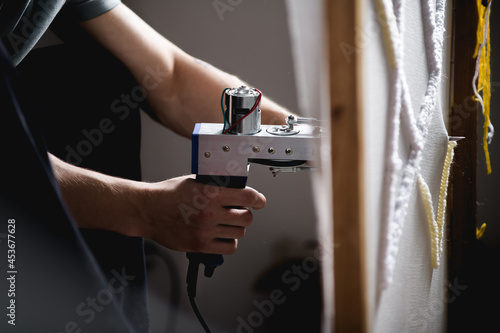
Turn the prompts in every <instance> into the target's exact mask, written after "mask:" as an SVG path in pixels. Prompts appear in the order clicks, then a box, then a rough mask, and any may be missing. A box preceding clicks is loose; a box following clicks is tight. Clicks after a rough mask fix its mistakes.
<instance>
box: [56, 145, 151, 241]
mask: <svg viewBox="0 0 500 333" xmlns="http://www.w3.org/2000/svg"><path fill="white" fill-rule="evenodd" d="M49 158H50V161H51V164H52V167H53V169H54V174H55V176H56V179H57V181H58V184H59V188H60V190H61V194H62V196H63V198H64V200H65V202H66V205H67V207H68V209H69V210H70V212H71V214H72V215H73V216H74V218H75V220H76V223H77V225H78V226H79V227H81V228H90V229H105V230H110V231H115V232H118V233H121V234H124V235H127V236H143V235H144V234H145V229H144V230H143V229H142V228H141V226H144V224H143V222H144V221H145V218H144V215H143V211H142V210H141V208H142V207H141V199H140V198H141V196H142V195H144V194H145V193H146V190H145V186H144V184H143V183H140V182H134V181H130V180H125V179H121V178H117V177H111V176H107V175H104V174H101V173H98V172H95V171H92V170H87V169H83V168H80V167H75V166H73V165H71V164H68V163H65V162H63V161H61V160H60V159H58V158H57V157H55V156H53V155H51V154H49Z"/></svg>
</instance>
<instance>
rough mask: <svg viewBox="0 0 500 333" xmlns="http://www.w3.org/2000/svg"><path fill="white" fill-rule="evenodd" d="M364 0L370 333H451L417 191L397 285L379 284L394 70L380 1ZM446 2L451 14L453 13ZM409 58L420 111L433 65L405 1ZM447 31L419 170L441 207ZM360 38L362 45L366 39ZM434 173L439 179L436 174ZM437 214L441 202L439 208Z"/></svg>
mask: <svg viewBox="0 0 500 333" xmlns="http://www.w3.org/2000/svg"><path fill="white" fill-rule="evenodd" d="M362 2H363V5H364V7H363V19H362V22H363V25H362V26H361V27H359V34H360V35H359V37H360V39H359V40H360V44H359V47H360V49H361V54H362V70H363V83H362V85H363V88H362V89H363V104H364V113H363V117H364V121H363V123H364V125H363V130H364V144H365V163H364V167H365V188H366V191H365V197H364V198H365V202H366V207H365V208H366V216H367V220H366V241H367V244H366V255H367V265H368V276H367V282H368V291H369V295H368V299H369V313H370V321H369V322H370V331H371V332H384V333H385V332H444V331H445V330H446V305H447V301H448V299H447V296H446V289H447V275H446V266H447V261H446V242H445V249H444V251H443V255H442V258H441V260H442V261H441V265H440V267H439V268H438V269H437V270H433V268H432V263H431V250H430V249H431V248H430V236H429V231H428V227H427V220H426V217H425V210H424V207H423V205H422V200H421V197H420V195H419V193H418V191H417V187H415V188H414V190H413V192H412V195H411V198H410V206H409V209H408V214H407V218H406V220H405V226H404V229H403V234H402V237H401V241H400V248H399V253H398V256H397V263H396V268H395V272H394V281H393V283H392V284H391V285H390V286H389V287H388V288H387V289H385V290H381V289H380V280H379V277H380V276H379V272H380V266H379V264H380V261H379V259H380V257H379V256H380V255H381V253H380V242H381V239H382V237H383V235H382V234H381V231H382V230H383V229H382V223H383V222H382V219H381V218H382V207H383V205H384V204H385V198H384V197H383V196H382V195H381V194H382V193H383V188H384V186H386V182H385V178H384V157H385V153H386V149H387V147H386V132H387V124H388V122H389V120H388V119H387V110H388V107H389V104H388V103H389V98H390V93H389V92H390V88H389V85H390V81H389V80H390V79H389V76H388V73H390V69H389V68H388V64H387V60H386V59H387V55H386V52H385V48H384V41H383V35H382V34H383V33H382V29H381V28H380V25H379V24H378V23H377V22H378V16H377V10H376V9H375V8H374V3H375V1H369V0H365V1H362ZM450 8H451V7H450V6H448V10H447V14H448V15H447V16H448V18H449V14H450V13H451V10H450ZM404 22H405V23H404V27H405V33H404V47H405V54H404V62H405V67H404V68H405V71H406V77H407V79H408V85H409V90H410V94H411V97H412V106H413V110H414V112H415V113H418V112H419V110H420V106H421V105H422V103H423V96H424V95H425V89H426V86H427V79H428V69H427V59H426V56H425V54H426V52H425V45H424V40H423V36H424V33H423V22H422V14H421V8H420V1H406V2H405V18H404ZM449 27H450V26H449V25H448V29H447V32H446V36H447V37H446V38H445V45H446V51H445V54H444V64H443V71H444V72H443V80H442V85H441V91H440V101H439V103H440V104H441V110H442V114H440V113H439V111H438V112H436V113H435V114H434V116H433V120H432V122H431V129H430V132H429V134H428V140H427V143H426V146H425V151H424V157H423V160H422V164H421V166H422V173H423V175H424V177H425V178H426V180H427V183H428V185H429V187H430V189H431V192H432V194H433V195H434V204H435V205H437V188H436V186H439V181H440V175H441V169H442V163H443V159H444V155H442V153H443V147H442V144H441V145H440V143H442V141H440V139H442V138H443V136H445V135H446V130H445V128H444V122H443V118H444V119H446V117H447V114H448V110H449V108H448V82H447V81H448V78H449V47H450V38H449V36H450V35H451V29H449ZM361 41H362V42H361ZM402 136H403V138H402V140H401V143H400V146H401V147H403V149H402V150H401V152H400V156H402V157H403V161H405V159H404V156H407V155H405V154H407V152H408V148H407V144H408V141H406V140H405V139H404V132H402ZM436 176H437V177H436ZM434 209H435V211H436V206H435V207H434Z"/></svg>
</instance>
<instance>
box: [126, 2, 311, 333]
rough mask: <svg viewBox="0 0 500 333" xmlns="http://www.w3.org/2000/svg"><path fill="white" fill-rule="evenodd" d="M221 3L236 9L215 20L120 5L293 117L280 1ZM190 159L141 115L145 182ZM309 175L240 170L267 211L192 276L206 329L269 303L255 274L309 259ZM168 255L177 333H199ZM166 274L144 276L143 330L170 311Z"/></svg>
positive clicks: (192, 9)
mask: <svg viewBox="0 0 500 333" xmlns="http://www.w3.org/2000/svg"><path fill="white" fill-rule="evenodd" d="M223 2H224V3H232V4H237V3H238V5H235V6H231V8H232V11H227V12H225V13H224V14H223V15H222V19H221V17H220V16H219V15H218V13H217V11H216V10H215V8H214V6H213V2H212V1H199V0H183V1H164V0H162V1H159V0H156V1H155V0H140V1H139V0H129V1H125V3H126V4H128V5H129V7H131V8H132V9H133V10H134V11H135V12H136V13H137V14H139V15H140V16H141V17H142V18H143V19H144V20H145V21H146V22H148V23H149V24H150V25H151V26H153V27H154V28H155V29H156V30H157V31H159V32H160V33H161V34H163V35H164V36H165V37H166V38H168V39H169V40H171V41H172V42H174V43H175V44H176V45H178V46H179V47H181V48H182V49H184V50H185V51H186V52H188V53H190V54H191V55H193V56H195V57H198V58H200V59H203V60H205V61H207V62H209V63H211V64H212V65H214V66H216V67H218V68H221V69H223V70H226V71H228V72H231V73H233V74H236V75H238V76H239V77H240V78H242V79H243V80H245V81H246V82H249V83H250V84H251V85H253V86H255V87H257V88H259V89H260V90H261V91H262V92H263V93H264V94H265V95H267V96H269V97H271V98H273V99H274V100H276V101H277V102H279V103H281V104H283V105H285V106H286V107H288V108H290V109H291V110H293V111H294V112H298V110H297V99H296V93H295V81H294V71H293V64H292V59H291V50H290V42H289V37H288V27H287V22H286V12H285V6H284V1H266V0H252V1H232V2H228V1H223ZM194 98H195V96H194ZM221 121H222V119H221ZM190 159H191V143H190V141H189V140H187V139H185V138H182V137H179V136H177V135H175V134H173V133H171V132H169V131H168V130H165V129H164V128H162V127H160V126H159V125H158V124H156V123H154V122H152V121H151V120H150V119H149V118H148V117H143V144H142V160H143V176H144V179H145V180H148V181H157V180H163V179H166V178H169V177H175V176H178V175H183V174H189V173H190ZM309 177H310V174H309V173H308V172H300V173H297V174H285V175H280V176H278V177H277V178H273V177H272V175H271V173H270V172H269V171H268V170H267V168H265V167H262V166H257V165H252V166H251V167H250V177H249V181H248V185H249V186H252V187H254V188H256V189H258V190H259V191H260V192H262V193H264V195H266V198H267V206H266V208H265V209H263V210H261V211H257V212H254V223H253V225H252V226H251V227H250V228H248V230H247V235H246V236H245V238H244V239H243V240H242V241H241V242H240V245H239V249H238V251H237V252H236V254H235V255H233V256H226V257H225V260H226V262H225V263H224V265H223V266H221V267H220V268H218V269H217V270H216V272H215V274H214V276H213V277H212V278H211V279H206V278H204V277H202V276H201V274H200V279H199V281H198V296H197V302H198V306H199V308H200V310H201V312H202V313H203V315H204V317H205V319H206V320H207V321H208V322H209V323H210V327H211V328H212V329H213V331H217V332H224V331H228V332H233V331H235V330H236V328H237V326H238V323H237V321H236V319H237V317H239V316H240V317H242V318H247V316H248V315H249V314H250V313H251V312H252V311H255V307H254V305H253V304H252V301H254V300H256V299H258V300H260V299H262V298H266V297H268V296H269V295H265V294H257V293H255V292H254V291H253V290H252V285H253V284H254V283H255V282H256V281H257V279H258V278H259V277H260V275H261V274H263V273H264V271H265V270H267V269H268V268H270V267H271V266H272V265H275V264H276V263H278V262H280V261H282V260H284V259H287V258H288V257H290V256H307V255H310V254H311V250H310V249H306V246H305V244H306V243H307V242H308V241H311V240H312V241H314V240H315V239H316V219H315V214H314V208H313V202H312V198H311V196H312V195H311V188H310V179H309ZM169 254H170V255H171V256H173V258H174V260H175V261H176V263H177V264H178V269H179V273H180V281H179V285H178V288H180V290H181V295H180V300H181V308H180V309H179V310H178V312H177V314H178V317H177V326H178V329H177V332H187V331H193V332H194V331H201V326H200V325H199V324H198V322H197V320H196V318H195V317H194V315H193V314H192V311H191V308H190V306H189V303H188V301H187V295H186V293H185V282H184V281H185V273H186V270H187V260H186V258H185V254H184V253H176V252H173V251H170V252H169ZM169 273H170V272H167V270H166V269H165V268H164V267H163V266H162V265H160V264H158V265H157V266H155V268H154V269H153V271H152V272H151V275H150V277H151V288H152V294H151V304H152V316H153V318H152V321H153V326H154V329H153V332H158V331H160V328H162V327H164V324H165V314H166V313H171V312H168V311H172V309H170V310H169V309H167V307H166V306H167V303H166V300H165V298H164V297H167V298H168V296H169V291H168V290H169V289H168V288H169V287H170V286H169V283H170V282H171V280H170V278H169ZM173 310H174V312H175V309H173ZM169 318H172V317H169ZM257 331H258V330H257V328H256V329H255V332H257Z"/></svg>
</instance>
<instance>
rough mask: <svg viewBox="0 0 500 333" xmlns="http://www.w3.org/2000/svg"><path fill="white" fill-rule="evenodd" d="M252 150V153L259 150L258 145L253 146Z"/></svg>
mask: <svg viewBox="0 0 500 333" xmlns="http://www.w3.org/2000/svg"><path fill="white" fill-rule="evenodd" d="M252 151H253V152H254V153H258V152H259V151H260V148H259V147H253V148H252Z"/></svg>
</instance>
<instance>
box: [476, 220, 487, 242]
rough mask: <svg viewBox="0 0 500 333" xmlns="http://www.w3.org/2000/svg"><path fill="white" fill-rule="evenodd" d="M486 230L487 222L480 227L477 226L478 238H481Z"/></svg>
mask: <svg viewBox="0 0 500 333" xmlns="http://www.w3.org/2000/svg"><path fill="white" fill-rule="evenodd" d="M485 230H486V223H483V224H481V227H480V228H477V227H476V239H480V238H481V237H483V235H484V231H485Z"/></svg>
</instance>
